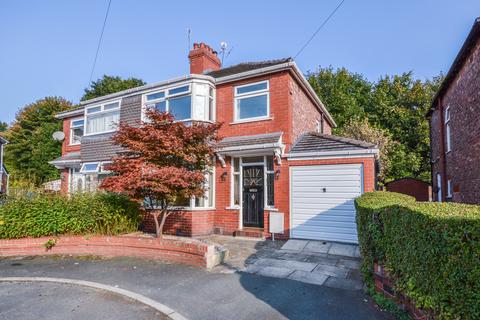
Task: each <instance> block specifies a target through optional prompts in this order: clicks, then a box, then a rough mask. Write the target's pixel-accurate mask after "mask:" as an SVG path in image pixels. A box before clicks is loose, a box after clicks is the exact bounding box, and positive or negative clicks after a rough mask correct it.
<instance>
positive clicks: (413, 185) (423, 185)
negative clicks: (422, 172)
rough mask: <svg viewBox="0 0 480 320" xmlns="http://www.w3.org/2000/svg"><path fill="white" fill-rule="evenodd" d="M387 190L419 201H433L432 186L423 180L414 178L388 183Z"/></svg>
mask: <svg viewBox="0 0 480 320" xmlns="http://www.w3.org/2000/svg"><path fill="white" fill-rule="evenodd" d="M385 188H386V189H387V191H389V192H398V193H403V194H408V195H409V196H412V197H414V198H415V199H416V200H417V201H432V186H431V185H430V183H428V182H425V181H422V180H418V179H414V178H402V179H397V180H394V181H391V182H389V183H387V184H386V185H385Z"/></svg>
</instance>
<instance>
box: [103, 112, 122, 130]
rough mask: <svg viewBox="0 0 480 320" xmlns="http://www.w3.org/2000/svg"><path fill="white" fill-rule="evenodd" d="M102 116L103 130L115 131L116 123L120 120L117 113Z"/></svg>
mask: <svg viewBox="0 0 480 320" xmlns="http://www.w3.org/2000/svg"><path fill="white" fill-rule="evenodd" d="M103 116H104V119H105V128H106V129H107V131H110V130H115V129H117V127H118V121H119V120H120V112H119V111H115V112H109V113H105V114H104V115H103Z"/></svg>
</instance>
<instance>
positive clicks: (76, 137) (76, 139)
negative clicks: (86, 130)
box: [70, 127, 83, 143]
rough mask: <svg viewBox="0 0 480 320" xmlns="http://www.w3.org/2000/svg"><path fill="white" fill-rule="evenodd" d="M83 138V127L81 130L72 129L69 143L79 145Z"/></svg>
mask: <svg viewBox="0 0 480 320" xmlns="http://www.w3.org/2000/svg"><path fill="white" fill-rule="evenodd" d="M82 137H83V127H81V128H74V129H73V130H72V137H71V139H72V140H71V141H70V143H80V141H81V139H82Z"/></svg>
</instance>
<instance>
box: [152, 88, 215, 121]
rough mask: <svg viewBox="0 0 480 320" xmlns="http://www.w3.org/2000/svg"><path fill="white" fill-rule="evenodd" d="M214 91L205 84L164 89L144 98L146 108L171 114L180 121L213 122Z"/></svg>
mask: <svg viewBox="0 0 480 320" xmlns="http://www.w3.org/2000/svg"><path fill="white" fill-rule="evenodd" d="M213 95H214V90H213V88H212V87H210V86H209V85H207V84H205V83H195V82H193V83H189V84H183V85H179V86H176V87H171V88H164V89H161V90H158V91H154V92H150V93H147V94H146V95H145V96H144V104H145V107H146V108H152V109H153V108H154V109H157V110H158V111H160V112H169V113H171V114H172V115H173V117H174V118H175V120H178V121H190V120H197V121H213V120H214V112H215V111H214V100H213V99H214V98H213Z"/></svg>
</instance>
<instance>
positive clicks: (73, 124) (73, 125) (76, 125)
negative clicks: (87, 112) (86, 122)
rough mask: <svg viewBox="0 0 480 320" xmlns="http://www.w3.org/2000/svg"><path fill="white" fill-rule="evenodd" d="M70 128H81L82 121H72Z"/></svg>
mask: <svg viewBox="0 0 480 320" xmlns="http://www.w3.org/2000/svg"><path fill="white" fill-rule="evenodd" d="M72 127H83V119H80V120H74V121H72Z"/></svg>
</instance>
